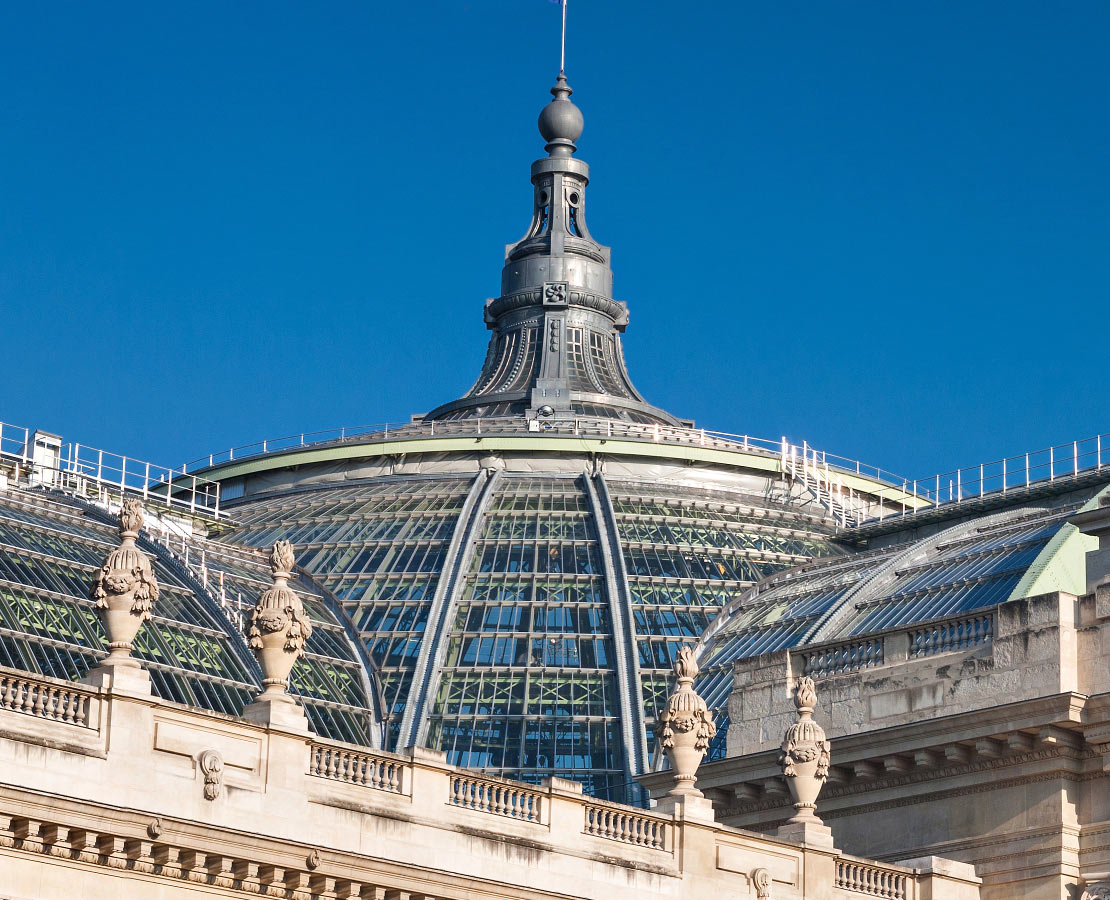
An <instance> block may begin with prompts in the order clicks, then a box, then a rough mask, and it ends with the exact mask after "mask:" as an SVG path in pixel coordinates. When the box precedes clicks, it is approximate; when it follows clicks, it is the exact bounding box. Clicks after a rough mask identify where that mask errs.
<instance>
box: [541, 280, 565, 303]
mask: <svg viewBox="0 0 1110 900" xmlns="http://www.w3.org/2000/svg"><path fill="white" fill-rule="evenodd" d="M569 302H570V285H568V284H567V283H566V282H565V281H547V282H544V286H543V305H544V306H553V307H556V308H563V307H565V306H566V305H567V304H568V303H569Z"/></svg>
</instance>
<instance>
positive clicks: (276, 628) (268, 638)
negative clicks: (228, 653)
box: [243, 541, 312, 732]
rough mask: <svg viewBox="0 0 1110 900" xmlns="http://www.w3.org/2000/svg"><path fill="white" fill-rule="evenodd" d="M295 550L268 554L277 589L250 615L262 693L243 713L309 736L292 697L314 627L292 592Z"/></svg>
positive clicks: (283, 546)
mask: <svg viewBox="0 0 1110 900" xmlns="http://www.w3.org/2000/svg"><path fill="white" fill-rule="evenodd" d="M293 562H294V558H293V547H292V545H291V544H290V543H289V542H288V541H278V542H277V543H276V544H274V546H273V549H272V550H271V551H270V571H271V573H272V574H271V577H272V578H273V581H274V583H273V585H272V586H271V587H269V588H267V589H266V591H264V592H263V594H262V596H261V597H259V598H258V605H257V606H255V608H254V610H253V611H252V612H251V624H250V633H249V641H250V646H251V649H252V650H253V651H254V655H255V658H256V659H257V660H258V665H259V668H261V669H262V688H263V690H262V693H261V694H259V695H258V696H257V697H256V698H255V700H254V702H253V703H250V704H248V705H247V706H246V707H244V709H243V718H245V719H249V720H250V721H252V722H258V723H259V724H262V725H267V726H271V727H274V728H281V729H283V730H286V731H297V732H307V731H308V730H309V726H308V719H307V717H306V716H305V714H304V710H303V709H302V708H301V706H300V704H299V703H297V701H296V700H294V699H293V698H292V697H290V696H289V694H288V692H287V688H288V687H289V675H290V673H291V672H292V671H293V666H294V665H296V663H297V660H299V659H300V658H301V656H303V655H304V646H305V642H306V641H307V640H308V638H309V637H310V636H311V635H312V624H311V623H310V622H309V621H308V615H307V614H306V613H305V611H304V605H303V604H302V603H301V598H300V597H298V596H297V593H296V592H295V591H294V590H293V589H292V588H290V587H289V579H290V578H291V577H292V572H293Z"/></svg>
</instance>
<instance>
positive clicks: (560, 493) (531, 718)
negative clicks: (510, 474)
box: [426, 476, 626, 796]
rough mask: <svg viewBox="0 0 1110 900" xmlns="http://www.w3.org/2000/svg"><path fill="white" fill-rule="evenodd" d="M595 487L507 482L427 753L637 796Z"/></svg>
mask: <svg viewBox="0 0 1110 900" xmlns="http://www.w3.org/2000/svg"><path fill="white" fill-rule="evenodd" d="M582 481H583V478H582V477H581V476H579V477H577V478H503V479H501V480H500V483H499V485H498V488H497V489H496V491H495V492H494V494H493V496H492V498H491V501H490V503H489V506H488V509H487V512H486V515H485V517H484V519H483V521H482V526H481V528H480V530H479V531H478V533H477V535H476V538H475V540H474V542H473V545H472V546H473V552H472V561H471V563H470V565H469V566H468V567H467V571H466V574H465V579H464V581H463V584H462V586H461V591H460V593H459V597H458V601H457V602H456V603H455V604H453V613H452V614H451V621H450V622H449V629H448V631H447V633H446V634H445V635H444V637H443V640H445V642H446V647H445V650H446V652H445V654H444V657H443V662H442V665H441V666H440V667H439V671H438V687H437V689H436V691H435V694H434V697H433V702H432V706H431V709H430V711H429V716H428V731H427V738H426V740H427V743H428V745H429V746H431V747H434V748H436V749H440V750H445V751H447V757H448V760H450V761H452V762H455V763H457V764H458V765H464V766H473V767H478V768H482V769H486V770H490V771H495V772H498V773H500V774H505V775H510V776H512V777H516V778H523V779H525V780H536V779H538V778H541V777H543V776H545V775H560V776H562V777H565V778H572V777H576V778H577V779H578V780H580V781H583V782H585V784H586V787H587V788H588V789H589V790H590V791H592V792H594V793H597V794H601V795H604V796H621V793H622V789H623V787H624V785H625V782H626V778H625V768H626V760H625V748H624V743H623V741H622V735H621V725H620V711H621V705H622V702H623V701H622V697H621V695H620V691H619V689H618V683H617V673H616V665H617V660H616V653H617V649H616V647H615V646H614V640H613V627H612V621H611V617H610V611H609V608H610V598H609V597H608V595H607V592H606V587H605V581H604V573H605V567H604V563H603V560H602V551H601V548H600V547H599V545H598V534H597V530H596V528H595V524H594V521H593V520H592V516H591V512H590V502H589V498H588V497H587V495H586V492H585V490H584V486H583V484H582Z"/></svg>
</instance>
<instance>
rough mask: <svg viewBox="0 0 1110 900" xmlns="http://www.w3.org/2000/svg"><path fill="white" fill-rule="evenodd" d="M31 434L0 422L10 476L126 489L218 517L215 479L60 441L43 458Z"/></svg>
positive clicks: (102, 490) (107, 492)
mask: <svg viewBox="0 0 1110 900" xmlns="http://www.w3.org/2000/svg"><path fill="white" fill-rule="evenodd" d="M35 434H36V432H34V431H32V430H31V429H29V428H24V427H22V426H17V425H9V424H6V423H2V422H0V459H5V460H7V461H8V462H10V463H12V464H13V468H14V471H15V472H16V477H17V478H20V479H21V480H26V481H27V483H29V484H32V485H36V486H43V487H50V488H57V489H58V490H63V491H69V492H72V493H76V494H78V495H80V496H83V497H87V498H95V499H104V500H106V499H109V498H110V497H111V496H112V495H116V496H118V495H120V494H122V493H127V494H132V495H137V496H140V497H142V499H143V501H144V502H145V503H150V504H152V505H155V506H164V507H165V508H167V509H171V510H174V511H177V512H182V513H188V514H190V515H195V516H201V517H204V518H219V517H220V485H219V482H216V481H212V480H210V479H208V478H205V477H204V476H202V475H196V474H193V473H189V472H185V471H182V470H175V469H168V468H166V467H165V466H159V465H156V464H155V463H149V462H146V461H144V460H139V459H135V458H133V457H130V456H124V455H122V454H120V453H111V452H109V451H107V450H100V449H97V448H95V447H89V446H86V445H83V444H78V443H74V442H64V443H62V444H61V445H60V446H59V447H58V448H57V453H56V454H54V453H51V454H50V455H49V457H48V458H44V457H43V456H42V455H40V456H39V457H38V458H36V456H35V450H34V447H33V446H32V445H33V439H34V435H35Z"/></svg>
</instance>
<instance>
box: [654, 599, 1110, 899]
mask: <svg viewBox="0 0 1110 900" xmlns="http://www.w3.org/2000/svg"><path fill="white" fill-rule="evenodd" d="M1108 651H1110V585H1105V586H1101V587H1100V588H1099V590H1098V591H1096V592H1095V593H1094V594H1088V595H1085V596H1083V597H1074V596H1072V595H1069V594H1064V593H1053V594H1046V595H1042V596H1037V597H1031V598H1027V599H1024V600H1018V601H1011V602H1008V603H1005V604H1002V605H1000V606H997V607H993V608H988V609H985V610H978V611H976V612H974V613H972V614H964V615H961V616H954V617H949V618H946V619H941V620H937V621H934V622H927V623H923V624H917V625H914V626H912V627H907V628H900V629H892V630H889V631H885V632H879V633H875V634H870V635H857V636H854V637H852V638H851V639H850V640H844V641H838V642H830V643H826V644H820V645H810V646H807V647H805V648H803V649H800V650H784V651H780V652H777V653H770V654H765V655H763V656H760V657H756V658H753V659H749V660H745V661H742V662H739V663H737V664H736V666H735V673H734V674H735V682H734V690H733V693H732V695H731V697H730V699H729V714H730V724H729V732H728V736H729V746H728V756H727V757H726V758H725V759H723V760H718V761H714V762H711V763H706V764H703V765H702V767H701V769H700V770H699V772H698V778H699V786H700V787H701V788H702V790H703V791H704V793H705V794H706V796H707V797H708V798H710V799H711V800H712V801H713V804H714V810H715V814H716V816H717V819H718V820H719V821H723V822H725V823H727V824H730V825H734V826H738V827H742V828H753V829H757V830H759V831H761V832H774V831H775V829H777V828H779V827H780V826H782V824H783V823H784V822H785V821H786V820H787V818H788V817H789V816H790V813H791V808H790V802H789V798H788V796H787V793H786V788H785V785H784V783H783V779H782V778H781V776H780V774H779V766H778V755H779V754H778V747H777V744H778V741H779V740H780V736H781V735H782V733H783V730H784V729H785V728H786V727H787V726H788V725H789V724H790V722H791V721H792V719H793V704H792V702H791V692H792V691H793V690H794V688H795V686H796V685H797V684H798V683H799V682H800V681H801V679H802V678H803V677H812V678H814V680H815V681H816V683H817V693H818V702H817V707H816V710H815V713H814V715H815V717H817V718H819V719H820V721H821V722H822V723H823V725H824V727H825V730H826V733H827V735H828V738H829V739H830V741H831V743H832V748H833V753H832V764H831V765H830V767H829V772H828V781H827V784H826V787H825V789H824V791H823V792H822V794H821V798H820V802H819V804H818V812H819V814H820V816H821V818H822V819H823V820H824V821H825V823H826V824H827V825H828V826H829V827H830V828H831V829H832V833H833V840H834V844H835V846H836V847H837V848H839V849H840V850H843V851H844V852H845V853H855V854H859V855H861V856H870V857H873V858H875V857H877V858H880V859H884V860H888V861H898V860H907V859H916V858H922V857H927V856H940V857H946V858H954V859H957V860H960V861H962V862H964V863H971V864H974V865H975V866H976V869H977V871H978V873H979V874H980V875H981V876H982V877H983V878H984V884H983V889H982V890H983V897H984V898H999V900H1002V898H1009V897H1018V896H1020V897H1023V898H1037V897H1045V898H1053V900H1057V898H1059V897H1060V896H1067V895H1068V892H1069V891H1074V890H1076V889H1078V886H1079V885H1080V884H1081V883H1082V882H1083V881H1084V880H1085V879H1087V878H1088V877H1089V878H1094V877H1095V876H1096V875H1098V873H1100V872H1105V871H1110V787H1108V784H1110V782H1108V781H1107V778H1108V777H1110V667H1108V666H1107V664H1106V660H1107V656H1108ZM640 780H641V782H642V783H643V784H645V786H647V787H648V788H649V790H651V792H652V793H653V795H659V794H661V793H662V792H663V791H664V790H665V786H666V775H665V773H657V774H652V775H648V776H642V777H641V779H640ZM906 864H907V865H909V863H906ZM913 866H914V867H917V864H916V863H914V864H913Z"/></svg>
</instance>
